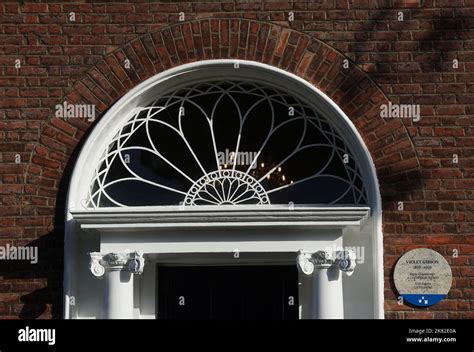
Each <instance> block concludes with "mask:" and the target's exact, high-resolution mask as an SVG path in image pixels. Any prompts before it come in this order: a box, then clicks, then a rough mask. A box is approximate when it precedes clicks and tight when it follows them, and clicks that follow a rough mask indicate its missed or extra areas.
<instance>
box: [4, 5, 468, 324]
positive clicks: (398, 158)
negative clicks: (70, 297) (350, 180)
mask: <svg viewBox="0 0 474 352" xmlns="http://www.w3.org/2000/svg"><path fill="white" fill-rule="evenodd" d="M422 3H423V6H421V5H420V2H419V1H416V0H409V1H408V0H404V1H398V0H395V1H391V0H380V1H374V0H368V1H363V0H361V1H350V2H348V1H334V2H320V1H311V2H306V1H293V2H275V1H272V2H270V1H266V2H254V1H252V2H243V1H229V2H222V3H219V2H213V3H209V2H189V3H188V2H179V3H170V2H163V3H159V2H156V3H142V2H133V1H129V2H122V3H118V2H117V3H113V4H111V3H91V2H86V3H82V2H81V3H38V2H36V3H28V2H25V3H24V4H19V3H16V2H6V3H2V4H0V51H1V57H0V68H1V70H2V75H1V78H0V107H1V109H0V137H1V138H0V162H1V164H0V195H1V202H0V216H1V218H0V219H1V220H0V244H1V245H5V244H6V243H10V244H15V245H20V244H23V245H25V244H30V245H38V246H39V250H40V256H41V257H42V258H43V260H41V261H40V263H38V264H37V265H36V266H35V267H34V268H33V269H32V268H31V266H29V265H25V264H18V263H6V262H3V263H0V278H1V280H0V317H2V318H17V317H34V318H37V317H39V318H49V317H61V315H62V269H63V267H62V256H63V231H64V226H63V222H64V215H63V213H64V199H65V193H66V190H67V185H68V180H69V174H70V171H71V168H72V167H73V165H74V161H75V157H76V156H77V153H78V149H79V148H80V146H81V144H82V143H83V141H84V138H85V136H86V135H87V133H88V131H90V129H91V128H92V127H93V124H91V123H90V122H88V121H86V120H79V119H71V120H67V121H64V120H61V119H57V118H55V117H54V106H55V105H56V104H62V103H63V102H64V101H65V100H66V101H68V102H70V103H90V104H96V106H97V113H98V114H102V113H103V112H105V111H106V110H107V109H108V108H109V107H110V106H112V105H113V104H114V102H115V101H117V100H118V99H119V98H120V97H121V96H123V95H124V94H125V93H126V92H127V91H129V90H130V89H131V88H133V87H135V86H136V85H138V84H139V83H141V82H143V81H144V80H146V79H147V78H149V77H151V76H153V75H155V74H156V73H158V72H161V71H163V70H165V69H168V68H171V67H175V66H178V65H181V64H184V63H188V62H194V61H198V60H206V59H216V58H239V59H246V60H254V61H258V62H262V63H267V64H271V65H274V66H277V67H280V68H282V69H285V70H287V71H289V72H292V73H294V74H296V75H298V76H300V77H302V78H304V79H306V80H308V81H309V82H311V83H312V84H313V85H315V86H316V87H318V88H319V89H321V90H322V91H323V92H325V93H326V94H327V95H328V96H329V97H331V98H332V99H333V100H334V101H335V102H336V103H337V104H338V105H339V106H340V107H341V108H342V109H343V110H344V111H345V113H346V114H347V115H348V116H349V117H350V118H351V120H352V121H353V122H354V124H355V126H356V127H357V129H358V130H359V132H360V134H361V135H362V137H363V139H364V141H365V143H366V144H367V147H368V149H369V150H370V152H371V155H372V157H373V159H374V163H375V166H376V168H377V173H378V177H379V181H380V187H381V192H382V199H383V208H384V218H383V220H384V224H383V231H384V252H385V256H384V258H385V263H384V265H385V268H384V269H385V302H386V303H385V310H386V317H387V318H396V319H398V318H400V319H403V318H405V319H411V318H426V319H433V318H473V314H474V312H473V307H474V294H473V290H472V288H471V287H472V284H473V283H474V280H472V279H471V278H472V277H473V276H474V250H473V248H474V246H473V244H474V240H473V238H474V236H473V235H474V216H473V210H474V158H473V156H474V142H473V141H474V138H473V127H472V123H473V121H474V31H473V28H474V20H473V18H472V15H473V14H474V2H473V1H472V0H459V1H456V2H453V1H449V2H448V1H446V2H440V1H438V2H433V1H423V2H422ZM290 11H292V12H293V13H294V21H288V16H289V12H290ZM400 11H401V12H403V15H404V21H402V22H400V21H398V20H397V16H398V13H399V12H400ZM71 12H74V13H75V16H76V18H75V21H71V20H70V15H71V14H70V13H71ZM180 12H183V13H184V16H185V20H184V21H180V18H179V17H180ZM126 59H128V60H130V65H131V69H126V68H124V65H123V62H124V61H125V60H126ZM345 59H347V60H349V63H350V64H349V68H348V69H345V68H343V62H344V60H345ZM454 59H457V60H458V67H457V68H453V60H454ZM15 60H20V62H21V68H19V69H17V68H15ZM388 100H390V101H392V102H393V103H405V104H420V105H421V115H422V118H421V120H420V121H419V122H412V121H409V120H408V119H387V120H383V119H381V118H380V117H379V111H380V110H379V106H380V104H383V103H387V102H388ZM453 154H457V156H458V163H457V164H455V163H453ZM18 155H19V156H20V158H21V162H20V163H19V164H17V163H15V159H16V157H17V156H18ZM399 201H403V202H404V210H402V211H399V210H397V202H399ZM417 247H430V248H433V249H435V250H437V251H439V252H440V253H441V254H443V255H444V256H445V257H446V258H447V260H448V262H450V264H451V265H452V267H453V275H454V281H453V288H452V290H451V293H450V297H449V299H448V300H446V301H444V302H442V303H440V304H438V305H436V306H434V307H432V308H428V309H414V308H410V307H407V306H400V305H398V304H397V300H396V299H397V297H396V291H395V290H394V285H393V281H392V277H391V274H392V272H393V267H394V264H395V262H396V259H397V258H398V257H399V255H400V254H402V253H403V252H405V251H406V250H409V249H412V248H417ZM454 249H456V250H457V251H458V257H456V258H455V257H453V256H452V254H453V250H454ZM44 258H46V259H44Z"/></svg>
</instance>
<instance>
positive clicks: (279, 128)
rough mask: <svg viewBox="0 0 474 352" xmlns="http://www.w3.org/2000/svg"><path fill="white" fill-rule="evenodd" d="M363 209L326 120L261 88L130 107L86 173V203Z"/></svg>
mask: <svg viewBox="0 0 474 352" xmlns="http://www.w3.org/2000/svg"><path fill="white" fill-rule="evenodd" d="M289 202H293V203H294V204H313V205H315V204H324V205H328V204H350V205H360V204H367V192H366V189H365V187H364V182H363V179H362V176H361V172H360V167H359V165H358V164H357V161H356V159H355V158H354V156H353V154H352V153H351V151H350V150H349V149H348V146H347V144H346V143H345V142H344V140H343V138H342V137H341V136H340V135H339V133H338V132H337V131H336V130H335V129H334V127H333V125H332V124H331V122H330V121H329V119H327V118H325V117H323V116H321V115H320V114H318V112H317V111H316V109H315V108H312V107H310V106H309V105H308V104H305V103H303V102H302V101H301V100H300V99H298V98H297V97H295V96H293V95H291V94H289V93H287V92H284V91H283V90H282V89H280V88H276V87H273V86H270V85H267V84H262V83H260V82H259V83H257V82H247V81H245V82H243V81H232V80H231V81H211V82H206V83H196V84H193V85H189V86H185V87H183V88H179V89H175V90H174V91H172V92H169V93H167V94H164V95H160V96H159V97H158V98H157V99H156V100H155V101H153V102H152V103H151V104H149V105H148V106H146V107H140V108H136V109H135V110H134V111H133V112H132V114H131V117H130V118H129V119H128V120H127V122H126V123H125V125H124V126H122V128H121V129H120V131H119V132H118V133H117V134H116V135H115V137H114V138H113V140H112V141H111V142H110V143H109V144H108V147H107V149H106V150H105V151H104V153H103V156H102V158H101V160H100V162H99V164H98V166H97V168H96V170H95V175H94V179H93V182H92V184H91V187H90V191H89V196H88V202H87V206H88V207H93V208H98V207H117V206H118V207H123V206H152V205H179V204H182V205H185V206H198V205H245V204H247V205H264V204H288V203H289Z"/></svg>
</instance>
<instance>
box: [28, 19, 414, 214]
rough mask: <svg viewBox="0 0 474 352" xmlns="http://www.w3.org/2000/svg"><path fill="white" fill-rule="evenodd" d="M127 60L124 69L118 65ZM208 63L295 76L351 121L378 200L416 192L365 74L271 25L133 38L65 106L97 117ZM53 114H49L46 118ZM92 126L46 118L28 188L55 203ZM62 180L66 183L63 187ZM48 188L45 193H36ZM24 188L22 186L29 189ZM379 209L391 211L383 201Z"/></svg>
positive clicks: (397, 134) (399, 125)
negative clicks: (228, 62)
mask: <svg viewBox="0 0 474 352" xmlns="http://www.w3.org/2000/svg"><path fill="white" fill-rule="evenodd" d="M126 59H128V60H130V65H131V68H130V69H125V68H124V65H123V63H124V61H125V60H126ZM209 59H245V60H253V61H257V62H261V63H266V64H270V65H273V66H275V67H278V68H281V69H284V70H286V71H288V72H291V73H294V74H296V75H297V76H299V77H301V78H303V79H305V80H307V81H308V82H310V83H311V84H313V85H314V86H316V87H318V88H319V89H320V90H321V91H323V92H324V93H325V94H326V95H328V96H329V97H330V98H331V99H332V100H333V101H334V102H335V103H336V104H338V105H339V107H340V108H341V109H342V110H343V111H344V112H345V113H346V114H347V115H348V116H349V118H350V119H351V120H352V121H353V123H354V124H355V126H356V127H357V129H358V131H359V133H360V134H361V136H362V137H363V139H364V141H365V143H366V145H367V147H368V149H369V151H370V153H371V155H372V158H373V160H374V163H375V167H376V169H377V174H378V178H379V182H380V187H381V192H382V198H383V200H384V201H388V200H391V199H392V197H393V196H394V195H397V199H398V200H404V199H411V196H410V192H409V191H410V189H413V188H414V187H415V184H414V182H416V183H417V185H416V188H417V189H418V190H419V189H420V188H419V187H420V186H421V181H420V174H421V173H420V164H419V161H418V158H417V154H416V151H415V148H414V145H413V143H412V141H411V140H410V138H409V134H408V131H407V127H406V126H405V125H404V123H403V122H402V121H401V120H400V119H393V120H389V121H387V120H383V119H381V118H380V117H379V111H380V108H379V107H380V104H383V103H387V102H388V99H387V97H386V96H385V95H384V93H383V92H382V91H381V90H380V88H378V86H377V85H376V84H375V83H374V82H373V81H372V80H371V79H370V77H369V76H368V74H367V73H365V72H364V71H362V70H361V69H360V68H359V67H357V66H356V65H355V64H352V63H351V64H350V65H349V68H347V69H345V68H344V67H343V63H344V60H345V59H346V57H345V56H344V55H342V54H341V53H340V52H338V51H337V50H335V49H334V48H332V47H330V46H328V45H326V44H325V43H324V42H322V41H320V40H318V39H316V38H314V37H311V36H309V35H307V34H304V33H301V32H298V31H296V30H293V29H289V28H286V27H283V26H280V25H277V24H273V23H268V22H262V21H253V20H247V19H202V20H195V21H190V22H180V23H177V24H174V25H171V26H169V27H165V28H162V29H160V30H158V31H156V32H153V33H147V34H144V35H142V36H139V37H137V38H135V39H133V40H132V41H130V42H128V43H127V44H125V45H123V46H122V47H120V48H119V49H117V50H115V51H114V52H112V53H110V54H108V55H106V56H105V57H104V58H103V59H102V60H101V61H100V62H99V63H97V64H96V65H95V66H94V67H92V68H91V69H90V70H89V71H88V72H87V74H86V75H85V76H84V77H83V78H82V79H81V80H80V81H78V82H76V83H75V84H74V86H73V87H72V88H71V89H70V90H69V92H68V94H67V95H66V96H65V97H63V99H62V100H60V101H58V103H62V102H63V101H67V102H69V103H75V104H77V103H88V104H95V105H96V109H97V112H98V114H99V118H100V116H102V115H103V113H104V112H105V111H106V110H107V109H108V108H109V107H111V106H112V105H113V104H114V103H115V101H117V100H118V99H119V98H120V97H122V96H123V95H124V94H125V93H127V92H128V91H129V90H130V89H131V88H133V87H135V86H137V85H138V84H140V83H141V82H143V81H145V80H146V79H147V78H150V77H151V76H153V75H156V74H157V73H159V72H162V71H164V70H166V69H169V68H172V67H176V66H179V65H182V64H185V63H189V62H193V61H199V60H209ZM53 114H54V112H53V110H51V116H53ZM90 128H91V123H89V122H87V121H84V120H80V119H71V120H68V121H64V120H61V119H57V118H54V117H52V118H51V119H50V120H48V121H47V122H45V124H44V125H43V127H42V131H41V136H40V141H39V143H38V145H37V146H36V147H35V148H34V150H33V151H32V154H31V159H30V164H29V167H28V169H27V175H26V176H27V177H26V178H25V179H26V183H27V184H31V185H34V186H31V192H30V194H31V193H33V194H34V193H41V192H43V193H44V194H46V195H47V196H48V197H50V198H51V202H54V198H55V193H54V194H51V193H53V192H51V185H54V186H53V188H54V187H55V188H56V189H58V188H59V187H60V182H61V180H62V178H63V173H64V169H65V165H66V163H67V162H68V161H69V160H70V159H71V160H72V159H74V158H71V156H73V155H74V152H75V150H77V148H76V147H77V146H78V144H79V143H80V142H81V141H82V140H83V139H84V138H83V136H84V134H85V133H87V131H89V130H90ZM63 182H64V181H63ZM44 185H46V188H45V189H42V188H43V186H44ZM27 187H28V185H27ZM384 208H387V209H390V208H393V205H391V204H390V205H389V204H388V203H386V206H384Z"/></svg>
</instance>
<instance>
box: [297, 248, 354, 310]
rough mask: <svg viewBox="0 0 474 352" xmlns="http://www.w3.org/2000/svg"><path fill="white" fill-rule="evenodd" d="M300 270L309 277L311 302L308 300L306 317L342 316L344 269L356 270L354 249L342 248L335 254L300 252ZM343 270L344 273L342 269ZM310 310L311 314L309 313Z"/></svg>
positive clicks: (345, 270)
mask: <svg viewBox="0 0 474 352" xmlns="http://www.w3.org/2000/svg"><path fill="white" fill-rule="evenodd" d="M297 264H298V269H299V271H300V273H301V274H303V275H305V276H308V277H310V287H309V288H308V289H309V290H310V292H311V302H306V306H305V307H303V309H305V311H306V314H304V315H302V317H304V318H311V319H343V318H344V298H343V291H342V272H346V273H348V274H349V275H350V274H351V273H352V272H353V271H354V267H355V257H354V255H353V253H352V252H349V251H341V252H337V253H336V255H335V256H333V254H332V253H330V252H326V251H318V252H315V253H312V254H311V253H308V252H304V251H299V252H298V257H297ZM341 271H342V272H341ZM308 313H309V314H308Z"/></svg>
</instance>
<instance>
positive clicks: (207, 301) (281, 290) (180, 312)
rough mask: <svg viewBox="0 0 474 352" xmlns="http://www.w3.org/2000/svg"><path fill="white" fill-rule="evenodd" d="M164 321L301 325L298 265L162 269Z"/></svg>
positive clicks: (161, 311) (160, 309)
mask: <svg viewBox="0 0 474 352" xmlns="http://www.w3.org/2000/svg"><path fill="white" fill-rule="evenodd" d="M157 272H158V279H157V282H158V287H159V289H158V290H157V292H158V304H157V307H158V312H157V317H158V319H225V320H229V319H235V320H241V319H243V320H247V319H250V320H254V319H271V320H296V319H298V270H297V268H296V266H295V265H259V266H159V267H158V270H157Z"/></svg>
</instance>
